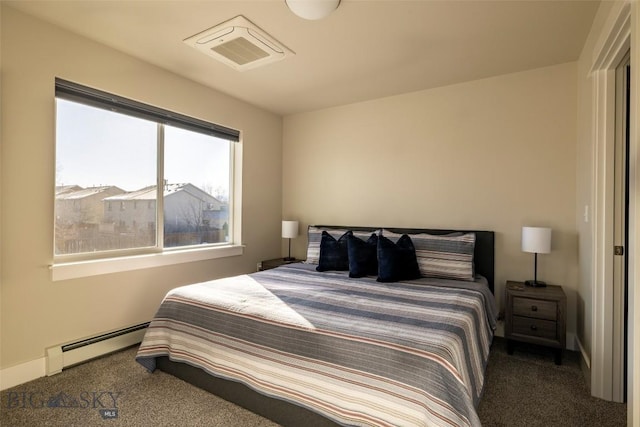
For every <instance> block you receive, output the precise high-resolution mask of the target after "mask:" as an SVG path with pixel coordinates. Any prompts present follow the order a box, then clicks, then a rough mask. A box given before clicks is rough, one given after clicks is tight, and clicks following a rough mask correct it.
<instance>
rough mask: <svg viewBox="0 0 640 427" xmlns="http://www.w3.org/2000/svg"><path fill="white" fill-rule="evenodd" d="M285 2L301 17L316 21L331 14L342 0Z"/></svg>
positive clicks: (289, 0) (292, 0)
mask: <svg viewBox="0 0 640 427" xmlns="http://www.w3.org/2000/svg"><path fill="white" fill-rule="evenodd" d="M285 3H286V4H287V6H288V7H289V9H290V10H291V12H293V13H295V14H296V15H298V16H299V17H300V18H304V19H309V20H312V21H315V20H317V19H322V18H326V17H327V16H329V15H331V12H333V11H334V10H336V9H337V8H338V5H339V4H340V0H285Z"/></svg>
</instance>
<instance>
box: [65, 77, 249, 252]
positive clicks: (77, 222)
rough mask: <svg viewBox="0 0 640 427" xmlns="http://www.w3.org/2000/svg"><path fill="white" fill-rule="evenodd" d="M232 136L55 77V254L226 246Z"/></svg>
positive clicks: (220, 129)
mask: <svg viewBox="0 0 640 427" xmlns="http://www.w3.org/2000/svg"><path fill="white" fill-rule="evenodd" d="M58 91H59V93H58ZM116 98H117V99H116ZM110 102H111V103H113V105H111V104H109V103H110ZM172 120H173V121H172ZM166 122H169V124H167V123H166ZM174 124H175V125H174ZM238 136H239V133H238V132H237V131H233V130H232V129H228V128H224V127H220V126H217V125H214V124H209V123H206V122H202V121H201V120H198V119H191V118H188V117H186V116H180V115H178V114H174V113H168V112H165V111H164V110H160V109H158V108H156V107H149V106H145V105H143V104H139V103H136V102H135V101H129V100H126V99H124V98H119V97H115V96H114V97H113V99H111V97H109V95H108V94H105V93H103V92H99V91H95V90H93V89H90V88H86V87H82V86H79V85H76V84H73V83H69V82H65V81H59V80H56V193H55V227H54V228H55V235H54V247H55V249H54V254H55V255H56V256H68V255H76V256H77V257H76V258H78V257H79V259H84V258H85V257H87V258H102V257H111V256H120V255H119V254H118V253H117V251H120V252H123V251H125V252H126V253H130V252H131V250H135V251H136V252H140V251H142V252H146V251H150V252H158V251H162V250H163V249H165V248H170V249H177V248H180V247H186V246H203V245H221V244H227V243H231V242H233V236H232V235H231V230H233V227H232V224H231V220H232V218H233V212H232V209H231V207H232V206H233V204H232V194H233V188H232V182H233V180H232V179H231V176H232V173H233V159H234V154H233V144H235V142H236V141H238ZM160 182H161V183H163V184H162V186H161V189H160V191H158V185H157V184H158V183H160ZM160 206H163V209H162V210H159V207H160ZM158 224H160V225H161V226H158ZM114 252H116V253H115V254H114Z"/></svg>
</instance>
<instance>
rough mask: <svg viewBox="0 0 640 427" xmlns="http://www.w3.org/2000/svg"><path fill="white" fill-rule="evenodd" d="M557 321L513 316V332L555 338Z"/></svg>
mask: <svg viewBox="0 0 640 427" xmlns="http://www.w3.org/2000/svg"><path fill="white" fill-rule="evenodd" d="M556 327H557V323H556V322H554V321H552V320H541V319H532V318H529V317H521V316H513V333H514V334H519V335H527V336H531V337H539V338H545V339H550V340H556V339H557V335H556Z"/></svg>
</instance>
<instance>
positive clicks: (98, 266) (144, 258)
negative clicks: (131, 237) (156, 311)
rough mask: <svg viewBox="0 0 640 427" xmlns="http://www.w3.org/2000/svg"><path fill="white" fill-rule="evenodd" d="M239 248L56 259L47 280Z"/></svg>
mask: <svg viewBox="0 0 640 427" xmlns="http://www.w3.org/2000/svg"><path fill="white" fill-rule="evenodd" d="M243 248H244V247H243V246H241V245H232V246H224V247H214V248H204V249H203V248H198V249H188V250H181V251H172V252H164V253H158V254H145V255H136V256H126V257H118V258H106V259H97V260H89V261H77V262H66V263H59V264H54V265H52V266H51V280H53V281H54V282H57V281H60V280H69V279H78V278H81V277H90V276H97V275H100V274H109V273H120V272H123V271H131V270H140V269H144V268H153V267H162V266H165V265H172V264H181V263H185V262H193V261H206V260H209V259H215V258H224V257H230V256H237V255H242V253H243V250H244V249H243Z"/></svg>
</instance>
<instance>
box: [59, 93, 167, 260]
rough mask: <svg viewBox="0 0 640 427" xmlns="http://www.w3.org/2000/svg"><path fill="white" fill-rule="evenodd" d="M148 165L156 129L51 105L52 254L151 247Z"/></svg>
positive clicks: (153, 165) (152, 175)
mask: <svg viewBox="0 0 640 427" xmlns="http://www.w3.org/2000/svg"><path fill="white" fill-rule="evenodd" d="M156 159H157V124H156V123H153V122H150V121H147V120H142V119H138V118H133V117H129V116H126V115H123V114H119V113H114V112H111V111H107V110H104V109H100V108H94V107H90V106H86V105H83V104H79V103H75V102H70V101H66V100H64V99H57V100H56V202H55V254H56V255H66V254H78V253H87V252H96V251H110V250H120V249H129V248H139V247H148V246H155V245H156V225H155V222H156V211H155V191H154V190H153V189H154V188H155V182H156V179H157V170H156V169H157V161H156ZM144 189H147V191H144ZM136 192H137V193H136ZM136 200H148V201H149V203H151V204H152V205H153V209H150V210H149V211H148V212H145V214H146V215H145V218H144V219H142V218H137V217H136V215H135V213H136V211H135V210H134V209H133V203H135V201H136ZM142 224H144V226H141V225H142Z"/></svg>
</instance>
